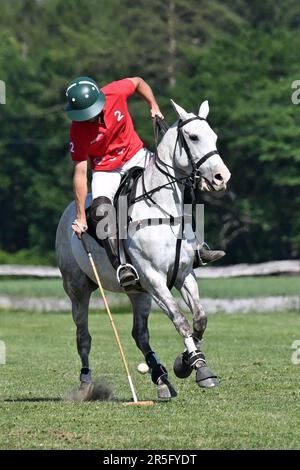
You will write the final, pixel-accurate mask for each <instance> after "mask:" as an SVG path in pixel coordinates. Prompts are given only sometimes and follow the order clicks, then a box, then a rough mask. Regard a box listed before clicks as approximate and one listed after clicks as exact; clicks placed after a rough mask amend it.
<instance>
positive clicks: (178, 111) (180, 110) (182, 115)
mask: <svg viewBox="0 0 300 470" xmlns="http://www.w3.org/2000/svg"><path fill="white" fill-rule="evenodd" d="M170 101H171V103H172V106H173V108H174V109H175V111H176V114H177V115H178V117H179V118H180V119H186V118H187V115H188V113H187V112H186V111H185V110H184V109H183V108H182V107H181V106H179V105H178V104H176V103H175V102H174V101H173V100H170Z"/></svg>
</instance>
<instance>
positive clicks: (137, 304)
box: [128, 293, 177, 398]
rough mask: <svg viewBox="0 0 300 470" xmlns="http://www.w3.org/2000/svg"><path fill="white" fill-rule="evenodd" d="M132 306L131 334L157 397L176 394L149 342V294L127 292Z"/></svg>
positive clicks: (168, 396)
mask: <svg viewBox="0 0 300 470" xmlns="http://www.w3.org/2000/svg"><path fill="white" fill-rule="evenodd" d="M128 296H129V298H130V301H131V303H132V308H133V328H132V336H133V338H134V340H135V342H136V345H137V347H138V348H139V349H140V350H141V352H142V353H143V355H144V357H145V360H146V362H147V364H148V366H149V369H150V371H151V378H152V382H153V383H154V384H155V385H157V394H158V398H171V397H175V396H176V395H177V393H176V391H175V390H174V388H173V386H172V385H171V383H170V382H169V380H168V372H167V369H166V368H165V367H164V366H163V365H162V364H161V362H160V360H159V358H158V356H157V355H156V354H155V352H154V351H152V348H151V346H150V344H149V330H148V318H149V314H150V310H151V295H150V294H147V293H142V294H129V295H128Z"/></svg>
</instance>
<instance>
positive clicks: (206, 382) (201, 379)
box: [196, 366, 220, 388]
mask: <svg viewBox="0 0 300 470" xmlns="http://www.w3.org/2000/svg"><path fill="white" fill-rule="evenodd" d="M196 383H197V384H198V385H199V387H202V388H213V387H217V386H218V385H219V383H220V381H219V379H218V377H217V376H216V375H215V374H214V373H213V371H212V370H211V369H210V368H209V367H207V366H202V367H199V369H197V372H196Z"/></svg>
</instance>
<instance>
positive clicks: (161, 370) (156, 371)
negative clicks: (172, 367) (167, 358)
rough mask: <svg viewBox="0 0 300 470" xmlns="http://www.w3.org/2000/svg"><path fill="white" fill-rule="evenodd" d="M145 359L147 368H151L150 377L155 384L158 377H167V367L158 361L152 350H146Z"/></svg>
mask: <svg viewBox="0 0 300 470" xmlns="http://www.w3.org/2000/svg"><path fill="white" fill-rule="evenodd" d="M145 359H146V362H147V364H148V366H149V369H151V379H152V382H153V383H155V384H156V385H157V382H158V381H159V379H162V378H166V379H167V378H168V372H167V369H166V368H165V367H164V366H163V365H162V364H161V363H160V360H159V358H158V357H157V356H156V354H155V352H154V351H150V352H148V353H147V354H146V356H145Z"/></svg>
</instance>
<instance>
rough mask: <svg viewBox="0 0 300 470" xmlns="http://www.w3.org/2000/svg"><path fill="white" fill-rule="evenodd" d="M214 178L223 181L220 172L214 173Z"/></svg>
mask: <svg viewBox="0 0 300 470" xmlns="http://www.w3.org/2000/svg"><path fill="white" fill-rule="evenodd" d="M215 180H218V181H223V176H222V175H221V173H217V174H216V175H215Z"/></svg>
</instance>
